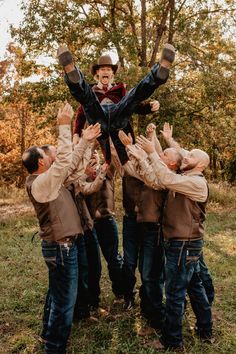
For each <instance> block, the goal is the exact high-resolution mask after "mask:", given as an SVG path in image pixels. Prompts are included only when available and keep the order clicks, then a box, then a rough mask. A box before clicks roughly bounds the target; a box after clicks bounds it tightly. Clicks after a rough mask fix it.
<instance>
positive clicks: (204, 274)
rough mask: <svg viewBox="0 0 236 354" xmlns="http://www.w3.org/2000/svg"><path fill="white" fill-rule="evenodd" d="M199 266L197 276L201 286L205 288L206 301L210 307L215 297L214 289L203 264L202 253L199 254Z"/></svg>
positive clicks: (206, 268)
mask: <svg viewBox="0 0 236 354" xmlns="http://www.w3.org/2000/svg"><path fill="white" fill-rule="evenodd" d="M199 265H200V274H199V276H200V278H201V281H202V285H203V286H204V288H205V291H206V294H207V298H208V301H209V303H210V305H212V303H213V301H214V297H215V289H214V285H213V281H212V277H211V274H210V272H209V270H208V267H207V265H206V263H205V260H204V257H203V253H202V254H201V257H200V258H199Z"/></svg>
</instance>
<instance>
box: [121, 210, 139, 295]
mask: <svg viewBox="0 0 236 354" xmlns="http://www.w3.org/2000/svg"><path fill="white" fill-rule="evenodd" d="M139 249H140V228H139V224H138V223H137V221H136V215H135V214H134V215H124V217H123V250H124V264H123V278H124V298H125V300H134V296H135V293H136V291H135V284H136V276H135V270H136V268H137V264H138V256H139Z"/></svg>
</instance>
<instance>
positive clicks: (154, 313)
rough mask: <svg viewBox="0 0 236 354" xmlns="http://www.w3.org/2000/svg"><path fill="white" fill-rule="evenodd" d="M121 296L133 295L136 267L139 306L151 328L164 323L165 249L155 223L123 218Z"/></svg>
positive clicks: (126, 297)
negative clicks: (138, 274)
mask: <svg viewBox="0 0 236 354" xmlns="http://www.w3.org/2000/svg"><path fill="white" fill-rule="evenodd" d="M123 249H124V265H123V274H124V282H125V284H124V286H125V291H124V297H125V299H126V300H129V299H130V300H133V299H134V296H135V283H136V276H135V271H136V268H137V265H138V268H139V272H140V275H141V281H142V285H141V287H140V291H139V295H140V299H141V302H140V307H141V311H142V314H143V315H144V316H145V317H146V318H147V319H148V321H149V323H150V325H151V326H152V327H155V328H160V327H161V324H162V321H163V316H164V314H163V311H164V309H163V305H162V297H163V270H164V247H163V241H162V235H161V234H160V227H159V225H158V224H156V223H137V221H136V216H135V215H125V216H124V218H123Z"/></svg>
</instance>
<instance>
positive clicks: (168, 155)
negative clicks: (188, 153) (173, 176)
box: [160, 148, 177, 170]
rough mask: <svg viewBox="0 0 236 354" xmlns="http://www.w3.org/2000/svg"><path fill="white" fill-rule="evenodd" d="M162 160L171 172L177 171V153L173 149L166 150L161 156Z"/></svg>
mask: <svg viewBox="0 0 236 354" xmlns="http://www.w3.org/2000/svg"><path fill="white" fill-rule="evenodd" d="M160 158H161V160H162V161H163V162H164V163H165V164H166V166H167V167H169V169H171V170H175V169H176V162H177V161H176V153H175V152H174V150H173V149H172V148H169V149H165V150H164V151H163V152H162V153H161V154H160Z"/></svg>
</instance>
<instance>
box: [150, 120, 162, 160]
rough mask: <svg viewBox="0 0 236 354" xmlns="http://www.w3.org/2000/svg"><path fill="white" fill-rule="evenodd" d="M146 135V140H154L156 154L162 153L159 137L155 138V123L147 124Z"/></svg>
mask: <svg viewBox="0 0 236 354" xmlns="http://www.w3.org/2000/svg"><path fill="white" fill-rule="evenodd" d="M146 137H147V138H148V140H152V141H153V142H154V145H155V149H156V152H157V153H158V154H160V153H162V147H161V144H160V141H159V139H158V138H157V134H156V126H155V124H153V123H150V124H148V125H147V128H146Z"/></svg>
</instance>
